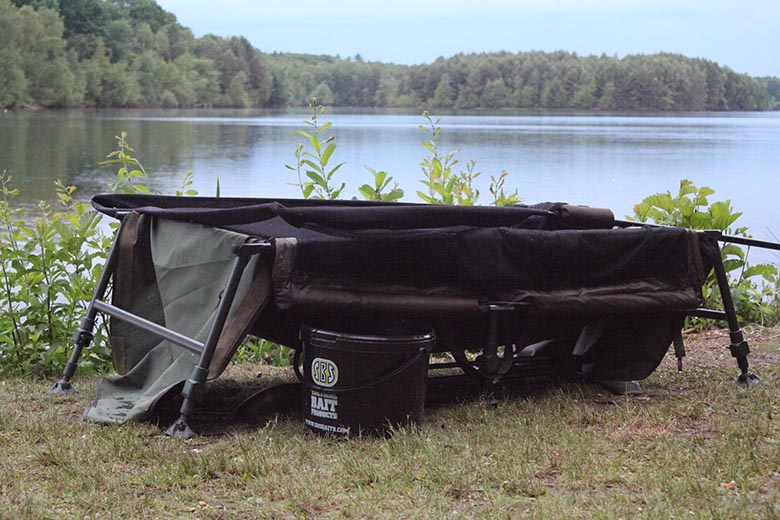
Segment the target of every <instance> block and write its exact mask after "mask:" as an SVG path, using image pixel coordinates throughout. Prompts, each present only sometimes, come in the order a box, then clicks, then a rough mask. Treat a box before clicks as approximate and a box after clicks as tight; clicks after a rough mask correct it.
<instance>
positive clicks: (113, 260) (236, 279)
mask: <svg viewBox="0 0 780 520" xmlns="http://www.w3.org/2000/svg"><path fill="white" fill-rule="evenodd" d="M124 226H125V220H124V219H122V221H121V223H120V226H119V229H118V230H117V232H116V236H115V237H114V242H113V243H112V245H111V248H110V249H109V252H108V255H107V256H106V262H105V264H104V266H103V271H102V273H101V274H100V278H99V279H98V283H97V286H96V287H95V291H94V293H93V295H92V300H90V302H89V305H88V307H87V314H86V316H85V317H84V318H82V320H81V322H80V324H79V327H78V329H77V330H76V332H75V333H74V334H73V343H74V348H73V352H72V353H71V356H70V359H69V361H68V362H67V363H66V365H65V368H64V369H63V373H62V377H61V378H60V380H59V381H58V382H57V383H56V384H55V385H54V386H53V387H52V388H51V390H50V393H64V392H75V391H76V389H75V387H74V386H73V384H72V383H71V379H72V378H73V375H74V374H75V372H76V369H77V368H78V361H79V358H80V357H81V354H82V352H83V350H84V348H86V347H87V346H89V344H90V343H91V342H92V339H93V338H94V327H95V319H96V318H97V313H98V312H101V313H104V314H107V315H109V316H112V317H114V318H116V319H119V320H122V321H125V322H127V323H129V324H131V325H133V326H135V327H138V328H139V329H141V330H143V331H145V332H148V333H150V334H153V335H155V336H157V337H159V338H161V339H164V340H168V341H170V342H171V343H173V344H175V345H178V346H180V347H183V348H185V349H187V350H189V351H191V352H194V353H196V354H200V358H199V360H198V363H197V365H196V366H195V367H194V368H193V370H192V373H191V374H190V377H189V379H187V381H186V382H185V384H184V389H183V390H182V396H183V397H184V401H183V403H182V405H181V409H180V416H179V419H178V420H177V421H176V422H174V423H173V424H172V425H171V426H170V428H168V430H167V431H166V434H167V435H170V436H172V437H177V438H191V437H193V436H194V435H195V434H194V433H193V431H192V430H191V429H190V427H189V426H188V425H187V417H188V415H189V414H190V413H191V412H192V408H193V406H194V402H195V400H197V398H198V395H199V393H200V390H201V388H202V387H203V385H204V384H205V383H206V380H207V378H208V369H209V365H210V364H211V360H212V358H213V357H214V352H215V351H216V348H217V343H218V342H219V338H220V336H221V335H222V331H223V329H224V326H225V322H226V321H227V317H228V314H229V312H230V308H231V307H232V305H233V300H234V299H235V296H236V292H237V290H238V285H239V283H240V282H241V279H242V277H243V274H244V271H245V269H246V267H247V265H249V261H250V260H251V257H252V256H254V255H257V254H261V253H264V252H270V251H271V250H272V245H271V243H270V242H268V241H260V242H247V243H245V244H243V245H241V246H239V247H237V248H236V249H235V250H234V251H233V254H234V255H235V259H234V260H233V266H232V268H231V271H230V275H229V276H228V280H227V283H226V284H225V289H224V290H223V292H222V295H221V298H220V302H219V306H218V307H217V314H216V316H215V318H214V322H213V323H212V325H211V328H210V329H209V332H208V336H207V338H206V342H205V343H201V342H199V341H197V340H195V339H193V338H190V337H188V336H185V335H184V334H180V333H179V332H176V331H174V330H171V329H169V328H167V327H164V326H162V325H159V324H157V323H154V322H151V321H149V320H147V319H145V318H142V317H140V316H137V315H135V314H133V313H131V312H128V311H126V310H124V309H120V308H119V307H116V306H114V305H111V304H110V303H106V302H105V301H103V298H104V297H105V296H106V291H107V290H108V287H109V284H110V282H111V280H112V278H113V273H114V271H115V269H116V264H117V261H118V257H119V246H118V243H119V239H120V237H121V236H122V232H123V230H124Z"/></svg>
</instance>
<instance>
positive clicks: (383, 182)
mask: <svg viewBox="0 0 780 520" xmlns="http://www.w3.org/2000/svg"><path fill="white" fill-rule="evenodd" d="M365 168H366V170H368V171H369V172H370V173H371V175H373V176H374V185H373V186H371V185H370V184H363V185H362V186H360V187H359V188H358V192H359V193H360V194H361V195H362V196H363V198H364V199H365V200H373V201H377V202H393V201H397V200H400V199H402V198H403V196H404V190H402V189H401V188H399V187H398V183H397V182H393V178H392V177H390V176H388V175H387V172H386V171H379V172H378V171H376V170H374V169H373V168H370V167H368V166H366V167H365ZM391 182H393V187H392V188H390V191H385V190H387V187H388V186H390V183H391Z"/></svg>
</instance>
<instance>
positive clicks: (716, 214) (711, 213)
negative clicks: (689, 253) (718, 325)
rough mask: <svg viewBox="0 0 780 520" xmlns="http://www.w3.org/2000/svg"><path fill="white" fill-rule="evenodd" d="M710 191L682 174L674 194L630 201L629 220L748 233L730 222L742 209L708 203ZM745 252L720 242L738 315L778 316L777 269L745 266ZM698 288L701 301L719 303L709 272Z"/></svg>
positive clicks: (767, 319)
mask: <svg viewBox="0 0 780 520" xmlns="http://www.w3.org/2000/svg"><path fill="white" fill-rule="evenodd" d="M714 194H715V190H713V189H712V188H709V187H706V186H702V187H697V186H695V185H694V184H693V182H692V181H690V180H687V179H683V180H682V181H680V188H679V190H678V192H677V195H672V194H671V192H668V191H667V192H666V193H656V194H653V195H650V196H648V197H645V198H644V199H643V200H642V201H641V202H640V203H639V204H637V205H635V206H634V215H633V219H634V220H637V221H639V222H653V223H655V224H661V225H666V226H675V227H685V228H690V229H714V230H718V231H722V232H724V233H726V234H730V235H735V236H742V237H747V238H749V237H750V235H749V234H748V230H747V228H746V227H737V228H734V227H733V225H734V224H735V222H736V221H737V220H738V219H739V217H740V216H742V213H741V212H737V211H734V210H733V209H732V207H731V201H730V200H728V199H727V200H723V201H715V202H710V200H709V197H710V196H712V195H714ZM629 218H632V217H629ZM748 252H749V248H748V251H746V250H745V249H743V248H742V247H740V246H737V245H734V244H725V245H724V246H723V247H721V255H722V257H723V266H724V268H725V269H726V272H727V273H728V274H729V275H730V277H731V285H732V297H733V299H734V305H735V307H736V309H737V312H738V313H739V316H740V318H741V319H742V320H746V321H749V322H755V323H760V324H762V325H768V324H771V323H774V322H776V321H778V319H780V306H779V305H778V298H777V292H776V288H777V284H778V283H779V279H778V270H777V267H776V266H774V265H771V264H766V263H760V264H754V265H750V264H749V262H748ZM761 279H762V280H763V282H762V281H761ZM702 291H703V293H704V299H705V306H707V307H710V308H716V307H720V305H721V301H720V293H719V291H718V289H717V283H716V281H715V277H714V275H710V277H709V278H708V279H707V281H706V283H705V284H704V287H703V288H702Z"/></svg>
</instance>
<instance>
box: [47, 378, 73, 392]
mask: <svg viewBox="0 0 780 520" xmlns="http://www.w3.org/2000/svg"><path fill="white" fill-rule="evenodd" d="M76 392H77V390H76V387H75V386H73V383H71V382H70V381H66V380H65V379H60V380H59V381H57V382H56V383H54V386H52V387H51V389H50V390H49V393H50V394H74V393H76Z"/></svg>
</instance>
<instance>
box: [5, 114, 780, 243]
mask: <svg viewBox="0 0 780 520" xmlns="http://www.w3.org/2000/svg"><path fill="white" fill-rule="evenodd" d="M307 117H308V112H307V111H306V110H295V111H289V110H288V111H259V110H199V111H163V110H121V111H117V110H106V111H97V110H77V111H42V112H7V113H4V114H0V169H5V170H7V171H8V173H9V174H11V175H12V176H13V177H14V184H15V186H16V187H18V188H20V189H21V190H22V197H21V199H20V200H21V201H22V202H23V203H25V204H33V203H34V201H36V200H38V199H41V198H45V199H49V200H51V199H52V196H51V193H52V192H51V185H52V182H53V181H54V180H55V179H57V178H60V179H62V180H63V181H64V182H66V183H70V184H75V185H77V186H78V187H79V191H78V194H79V195H80V197H82V198H88V197H89V196H91V195H93V194H95V193H99V192H102V191H105V190H106V187H107V186H108V184H109V183H110V182H111V181H112V179H113V177H114V173H115V169H114V168H111V167H107V166H100V165H99V164H98V163H99V162H100V161H101V160H103V159H104V158H105V156H106V154H107V153H108V152H110V151H111V150H113V149H114V145H115V140H114V136H115V135H118V134H119V133H120V132H121V131H126V132H128V141H129V143H130V144H131V145H132V146H133V147H134V148H135V149H136V150H137V157H138V158H139V159H140V160H141V162H142V163H143V164H144V166H145V167H146V169H147V171H148V172H150V174H152V179H151V180H150V181H149V182H148V183H147V184H149V185H150V186H151V187H153V188H154V189H156V190H159V191H161V192H165V193H170V192H172V191H173V190H174V189H175V188H176V186H177V185H178V174H180V173H183V172H185V171H187V170H192V171H193V172H194V177H195V185H194V187H195V189H197V190H198V191H199V192H200V194H201V195H213V194H214V192H215V186H216V182H217V179H219V183H220V186H221V191H222V195H223V196H256V197H297V196H300V192H299V191H298V188H296V187H295V186H292V185H291V184H290V183H294V182H295V181H296V177H295V174H294V173H293V172H291V171H289V170H287V169H286V168H285V164H293V163H294V161H295V157H294V155H293V152H294V150H295V147H296V145H297V144H298V143H300V142H303V141H304V139H303V138H302V137H300V136H299V135H298V134H297V132H296V131H297V130H299V129H303V128H305V125H304V124H303V120H305V119H307ZM322 120H324V121H331V122H332V123H333V126H332V128H331V130H330V131H329V132H330V133H331V134H332V135H334V136H335V137H336V142H337V144H338V150H337V151H336V153H335V154H334V156H333V159H332V161H333V163H334V164H335V162H342V161H343V162H346V164H345V166H344V167H343V168H342V169H341V170H340V171H339V172H338V174H337V175H338V178H339V182H342V181H343V182H346V183H347V189H346V191H345V193H346V194H347V195H348V196H354V195H357V187H358V186H359V185H360V184H363V183H366V182H371V180H372V178H371V176H370V174H369V173H368V172H367V171H366V169H365V166H366V165H367V166H370V167H371V168H374V169H376V170H386V171H387V172H388V173H389V174H390V175H392V176H393V177H394V179H395V180H396V181H397V182H398V183H399V184H400V186H401V187H402V188H403V189H404V190H405V192H406V196H405V198H404V200H407V201H418V200H419V199H418V198H417V196H416V194H415V192H416V191H417V190H420V189H423V188H424V187H423V186H422V185H421V184H420V182H419V181H420V179H421V178H422V177H421V173H420V166H419V163H420V162H421V161H422V159H423V157H424V156H425V155H426V153H427V152H426V151H425V149H424V148H423V147H422V146H421V142H422V141H424V140H426V139H428V138H429V136H428V135H426V134H425V133H424V132H422V131H421V130H420V129H419V128H418V126H419V125H420V124H424V123H425V120H424V119H423V118H422V117H421V116H420V115H419V114H417V115H414V114H412V115H410V114H402V113H392V112H387V111H381V112H379V111H338V110H335V111H332V112H331V111H329V112H328V113H326V114H325V115H324V116H322ZM441 126H442V133H441V138H440V150H441V151H444V152H446V151H449V150H454V149H458V150H459V152H458V158H459V159H460V162H459V164H458V167H465V165H466V163H467V162H468V160H469V159H472V158H473V159H475V160H476V161H477V168H476V170H477V171H481V172H483V173H482V175H481V176H480V177H479V178H478V182H477V186H478V187H479V188H480V191H481V194H482V195H481V202H482V203H484V204H487V203H489V202H490V200H491V196H490V193H489V192H488V185H489V182H490V176H491V175H498V174H499V173H500V172H501V171H502V170H507V171H508V172H509V175H510V177H509V180H508V182H507V185H508V186H509V187H511V188H512V189H514V188H517V189H518V191H519V194H520V197H521V198H522V199H523V201H524V202H527V203H534V202H540V201H552V200H554V201H566V202H569V203H573V204H584V205H590V206H601V207H609V208H611V209H612V210H613V211H614V212H615V214H616V216H617V217H619V218H623V217H625V216H626V215H627V214H630V213H631V211H632V207H633V205H634V204H636V203H637V202H639V201H640V200H641V199H642V198H644V197H645V196H646V195H649V194H651V193H655V192H660V191H672V192H673V193H676V190H677V188H678V185H679V181H680V180H681V179H691V180H692V181H694V183H696V184H697V185H706V186H710V187H712V188H713V189H715V190H716V192H717V193H716V195H715V196H714V197H713V200H720V199H726V198H728V199H731V201H732V206H733V207H734V208H735V209H736V210H738V211H742V212H743V213H744V216H743V217H742V218H741V219H740V220H739V221H738V224H740V225H745V226H748V227H749V228H750V231H751V232H752V233H753V234H754V236H756V237H757V238H763V239H768V240H774V238H773V237H775V236H779V237H780V217H779V216H778V214H777V209H776V206H777V205H778V196H779V195H780V190H779V189H778V188H780V181H779V180H778V174H780V113H777V112H765V113H702V114H698V113H695V114H642V115H616V114H605V115H600V114H599V115H593V114H520V115H505V114H501V115H483V114H476V115H475V114H467V115H464V114H449V115H447V114H445V115H442V116H441Z"/></svg>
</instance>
